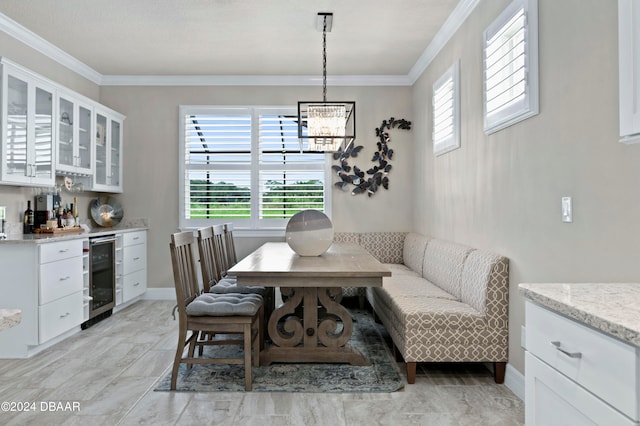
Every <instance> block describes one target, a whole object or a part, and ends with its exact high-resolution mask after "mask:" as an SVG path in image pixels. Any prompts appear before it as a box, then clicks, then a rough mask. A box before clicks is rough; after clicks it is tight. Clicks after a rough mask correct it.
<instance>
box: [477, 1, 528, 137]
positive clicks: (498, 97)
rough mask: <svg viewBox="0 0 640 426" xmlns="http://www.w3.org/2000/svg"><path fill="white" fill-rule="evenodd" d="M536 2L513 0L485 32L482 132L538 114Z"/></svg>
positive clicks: (501, 127) (489, 131) (506, 125)
mask: <svg viewBox="0 0 640 426" xmlns="http://www.w3.org/2000/svg"><path fill="white" fill-rule="evenodd" d="M537 9H538V5H537V0H514V1H513V2H512V3H511V4H510V5H509V6H508V7H507V8H506V9H505V10H504V11H503V12H502V13H501V14H500V16H498V18H497V19H496V20H495V21H493V22H492V23H491V25H490V26H489V27H488V28H487V29H486V31H485V32H484V88H483V89H484V90H483V95H484V130H485V132H486V133H493V132H496V131H498V130H501V129H503V128H505V127H508V126H511V125H513V124H515V123H517V122H519V121H522V120H524V119H526V118H529V117H531V116H533V115H536V114H537V113H538V40H537V39H538V36H537V27H538V19H537V15H538V13H537Z"/></svg>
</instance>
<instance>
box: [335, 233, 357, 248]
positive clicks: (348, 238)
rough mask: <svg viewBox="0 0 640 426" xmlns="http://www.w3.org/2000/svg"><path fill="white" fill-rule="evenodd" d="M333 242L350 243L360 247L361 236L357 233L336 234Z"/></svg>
mask: <svg viewBox="0 0 640 426" xmlns="http://www.w3.org/2000/svg"><path fill="white" fill-rule="evenodd" d="M333 241H335V242H336V243H350V244H358V245H360V234H359V233H357V232H335V233H334V234H333Z"/></svg>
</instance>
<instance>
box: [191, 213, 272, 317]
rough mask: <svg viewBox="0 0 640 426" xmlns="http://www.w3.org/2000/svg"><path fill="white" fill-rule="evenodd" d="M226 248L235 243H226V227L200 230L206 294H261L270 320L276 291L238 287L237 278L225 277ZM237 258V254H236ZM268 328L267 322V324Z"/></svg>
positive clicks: (266, 288) (203, 280) (259, 287)
mask: <svg viewBox="0 0 640 426" xmlns="http://www.w3.org/2000/svg"><path fill="white" fill-rule="evenodd" d="M226 247H232V248H233V250H234V251H235V245H234V244H233V243H230V244H227V243H225V242H224V226H223V225H214V226H210V227H207V228H200V229H198V251H199V253H200V269H201V274H202V282H203V288H204V291H205V292H210V293H214V294H226V293H241V294H259V295H261V296H262V297H263V299H264V311H265V312H264V314H265V318H267V319H268V318H269V316H270V315H271V312H273V309H274V290H273V288H272V287H261V286H238V285H237V282H236V278H235V277H231V276H228V275H223V273H224V272H226V271H224V270H223V265H225V262H224V260H223V258H225V257H227V255H226V253H225V248H226ZM234 256H235V254H234ZM265 327H266V322H265Z"/></svg>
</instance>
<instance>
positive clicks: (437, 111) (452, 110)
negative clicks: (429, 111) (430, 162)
mask: <svg viewBox="0 0 640 426" xmlns="http://www.w3.org/2000/svg"><path fill="white" fill-rule="evenodd" d="M459 75H460V62H459V61H456V62H455V63H454V64H453V65H452V66H451V68H449V69H448V70H447V72H445V73H444V74H443V75H442V77H440V78H439V79H438V80H437V81H436V82H435V83H434V84H433V153H434V154H435V155H436V156H437V155H442V154H444V153H446V152H449V151H452V150H454V149H456V148H460V77H459Z"/></svg>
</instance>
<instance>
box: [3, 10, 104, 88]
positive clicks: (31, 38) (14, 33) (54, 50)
mask: <svg viewBox="0 0 640 426" xmlns="http://www.w3.org/2000/svg"><path fill="white" fill-rule="evenodd" d="M0 31H3V32H5V33H7V34H8V35H10V36H11V37H13V38H15V39H16V40H18V41H20V42H22V43H24V44H26V45H27V46H29V47H31V48H32V49H34V50H37V51H38V52H40V53H42V54H43V55H45V56H47V57H48V58H50V59H53V60H54V61H56V62H58V63H59V64H60V65H63V66H65V67H67V68H69V69H70V70H71V71H73V72H75V73H76V74H79V75H81V76H82V77H84V78H86V79H87V80H89V81H92V82H94V83H96V84H98V85H99V84H100V83H101V82H102V78H103V76H102V74H100V73H99V72H98V71H96V70H94V69H93V68H91V67H90V66H88V65H87V64H85V63H84V62H80V61H79V60H77V59H76V58H74V57H73V56H71V55H69V54H68V53H67V52H65V51H64V50H62V49H60V48H59V47H57V46H54V45H53V44H51V43H50V42H48V41H47V40H45V39H43V38H42V37H40V36H39V35H38V34H36V33H34V32H33V31H31V30H28V29H27V28H25V27H23V26H22V25H20V24H19V23H17V22H16V21H14V20H13V19H11V18H9V17H8V16H7V15H5V14H3V13H0Z"/></svg>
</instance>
